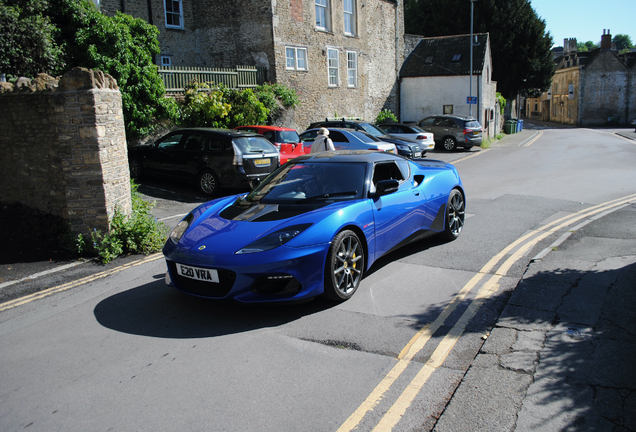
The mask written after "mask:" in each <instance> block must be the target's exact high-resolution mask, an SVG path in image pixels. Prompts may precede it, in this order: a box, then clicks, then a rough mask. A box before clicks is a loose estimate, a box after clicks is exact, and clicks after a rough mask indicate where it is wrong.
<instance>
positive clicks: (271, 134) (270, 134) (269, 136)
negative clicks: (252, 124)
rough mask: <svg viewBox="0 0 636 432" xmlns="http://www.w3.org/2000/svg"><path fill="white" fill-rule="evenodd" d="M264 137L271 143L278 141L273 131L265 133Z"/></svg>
mask: <svg viewBox="0 0 636 432" xmlns="http://www.w3.org/2000/svg"><path fill="white" fill-rule="evenodd" d="M263 136H264V137H265V138H267V139H268V140H269V141H270V142H275V141H276V137H275V136H274V132H272V131H265V132H263Z"/></svg>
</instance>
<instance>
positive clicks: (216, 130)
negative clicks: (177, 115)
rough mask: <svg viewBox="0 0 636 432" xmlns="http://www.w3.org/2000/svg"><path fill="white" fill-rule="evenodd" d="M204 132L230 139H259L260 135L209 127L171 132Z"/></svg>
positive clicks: (180, 129)
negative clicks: (247, 137) (250, 137)
mask: <svg viewBox="0 0 636 432" xmlns="http://www.w3.org/2000/svg"><path fill="white" fill-rule="evenodd" d="M194 131H196V132H206V133H217V134H222V135H227V136H231V137H245V136H257V137H260V136H261V135H260V134H257V133H255V132H249V131H242V130H237V129H221V128H209V127H197V128H179V129H175V130H173V131H171V133H174V132H194Z"/></svg>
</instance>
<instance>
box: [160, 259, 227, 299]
mask: <svg viewBox="0 0 636 432" xmlns="http://www.w3.org/2000/svg"><path fill="white" fill-rule="evenodd" d="M168 268H169V269H170V275H171V277H172V278H173V281H174V284H175V285H176V286H177V287H178V288H179V289H180V290H181V291H185V292H187V293H190V294H194V295H198V296H201V297H212V298H221V297H225V296H226V295H228V294H229V293H230V291H231V290H232V287H233V286H234V282H235V281H236V273H234V272H233V271H229V270H219V269H217V272H218V274H219V283H212V282H204V281H199V280H195V279H190V278H187V277H183V276H180V275H179V274H177V266H176V263H174V262H172V261H168Z"/></svg>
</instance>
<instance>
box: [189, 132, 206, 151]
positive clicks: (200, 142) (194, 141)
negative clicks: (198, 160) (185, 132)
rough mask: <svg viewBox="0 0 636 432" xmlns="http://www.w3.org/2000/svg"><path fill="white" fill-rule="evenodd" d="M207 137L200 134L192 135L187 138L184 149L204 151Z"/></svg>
mask: <svg viewBox="0 0 636 432" xmlns="http://www.w3.org/2000/svg"><path fill="white" fill-rule="evenodd" d="M205 141H206V138H205V137H204V136H200V135H190V136H188V138H187V139H186V142H185V147H184V150H186V151H202V150H205Z"/></svg>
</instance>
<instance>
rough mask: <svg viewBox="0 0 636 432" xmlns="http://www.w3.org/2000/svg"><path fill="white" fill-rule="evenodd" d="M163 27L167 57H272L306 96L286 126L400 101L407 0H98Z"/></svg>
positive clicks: (213, 61) (260, 61)
mask: <svg viewBox="0 0 636 432" xmlns="http://www.w3.org/2000/svg"><path fill="white" fill-rule="evenodd" d="M95 1H96V2H98V3H99V7H100V8H101V11H102V12H103V13H105V14H108V15H114V14H115V13H116V12H117V11H121V12H124V13H127V14H130V15H133V16H135V17H139V18H142V19H144V20H146V21H148V22H149V23H151V24H153V25H155V26H157V28H158V29H159V33H160V36H159V43H160V48H161V53H160V55H158V56H157V58H156V61H155V62H156V63H157V64H158V65H166V66H167V65H173V66H196V67H214V68H217V67H234V66H236V65H245V66H264V67H266V68H267V69H268V76H269V80H270V81H271V82H273V83H279V84H285V85H288V86H289V87H291V88H293V89H295V90H296V91H297V92H298V94H299V96H300V101H301V105H300V107H298V108H297V109H296V110H295V112H294V113H293V114H292V115H291V116H289V117H287V118H286V119H285V123H286V124H285V126H290V127H294V128H296V129H300V130H303V129H304V128H305V127H306V126H308V124H309V123H310V122H312V121H316V120H319V119H322V118H325V117H342V116H347V117H358V118H363V119H366V120H371V121H373V120H375V117H376V116H377V114H378V112H379V111H381V110H382V109H390V110H392V111H394V112H396V111H397V109H398V96H399V95H398V92H397V89H396V83H397V75H398V71H399V68H400V66H401V64H402V60H403V52H404V49H403V44H404V39H403V35H404V25H403V22H404V17H403V2H400V1H397V0H364V1H361V0H342V1H341V0H290V1H284V2H283V1H272V0H233V1H218V0H196V1H195V0H95Z"/></svg>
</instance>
